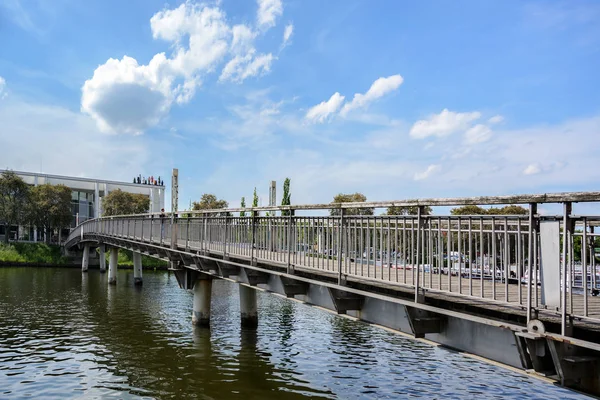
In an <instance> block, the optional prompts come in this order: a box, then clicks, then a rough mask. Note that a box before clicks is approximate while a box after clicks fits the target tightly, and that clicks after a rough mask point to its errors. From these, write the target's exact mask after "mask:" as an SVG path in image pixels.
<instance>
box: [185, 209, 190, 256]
mask: <svg viewBox="0 0 600 400" xmlns="http://www.w3.org/2000/svg"><path fill="white" fill-rule="evenodd" d="M186 222H187V226H186V227H185V250H186V251H187V250H189V248H190V214H188V215H187V221H186Z"/></svg>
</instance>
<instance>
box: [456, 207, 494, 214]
mask: <svg viewBox="0 0 600 400" xmlns="http://www.w3.org/2000/svg"><path fill="white" fill-rule="evenodd" d="M450 214H452V215H487V210H486V209H485V208H483V207H479V206H476V205H466V206H462V207H456V208H453V209H451V210H450Z"/></svg>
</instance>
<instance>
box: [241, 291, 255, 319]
mask: <svg viewBox="0 0 600 400" xmlns="http://www.w3.org/2000/svg"><path fill="white" fill-rule="evenodd" d="M240 314H241V317H242V327H244V328H256V327H257V326H258V307H257V305H256V290H254V289H252V288H249V287H248V286H244V285H240Z"/></svg>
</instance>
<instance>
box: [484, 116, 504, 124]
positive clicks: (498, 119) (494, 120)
mask: <svg viewBox="0 0 600 400" xmlns="http://www.w3.org/2000/svg"><path fill="white" fill-rule="evenodd" d="M502 121H504V117H503V116H502V115H494V116H493V117H492V118H490V119H488V122H489V123H490V124H499V123H500V122H502Z"/></svg>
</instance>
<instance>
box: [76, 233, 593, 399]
mask: <svg viewBox="0 0 600 400" xmlns="http://www.w3.org/2000/svg"><path fill="white" fill-rule="evenodd" d="M85 243H87V244H90V245H91V246H97V245H99V244H100V243H102V244H104V245H106V246H109V247H110V246H112V247H119V248H123V249H127V250H131V251H134V252H138V253H141V254H145V255H148V256H151V257H156V258H160V259H163V260H166V261H170V262H172V265H173V266H174V268H173V269H174V272H175V274H176V276H177V279H178V282H179V284H180V286H181V287H182V288H184V289H194V287H195V285H196V283H197V282H198V281H200V280H210V279H227V280H230V281H233V282H237V283H239V284H241V285H242V286H244V287H250V288H254V289H260V290H265V291H268V292H271V293H274V294H278V295H281V296H285V297H288V298H293V299H295V300H297V301H301V302H304V303H307V304H310V305H316V306H319V307H323V308H326V309H329V310H332V311H334V312H337V313H339V314H347V315H349V316H352V317H355V318H358V319H361V320H364V321H367V322H370V323H375V324H378V325H382V326H385V327H388V328H391V329H395V330H398V331H401V332H404V333H407V334H411V335H414V336H415V337H420V338H427V339H429V340H431V341H434V342H436V343H440V344H442V345H445V346H448V347H451V348H454V349H457V350H461V351H465V352H469V353H472V354H475V355H478V356H481V357H484V358H487V359H490V360H494V361H497V362H500V363H503V364H506V365H510V366H512V367H516V368H520V369H525V370H528V371H531V372H536V373H538V374H543V375H544V376H547V377H550V378H552V379H556V380H557V381H559V382H561V383H562V384H563V385H565V386H570V387H573V388H577V389H580V390H583V391H586V392H588V393H600V380H599V379H598V376H599V374H598V360H599V359H600V344H599V342H600V335H598V333H599V332H600V327H599V326H598V325H596V324H593V323H590V322H589V321H583V320H571V329H572V332H571V333H572V334H571V336H570V337H568V338H567V337H564V336H561V335H560V334H559V332H560V319H559V317H558V316H557V315H556V314H555V313H552V312H549V311H548V312H545V311H540V312H539V314H538V319H537V320H536V323H538V324H539V325H538V326H537V327H533V329H532V327H531V326H530V327H529V329H528V328H527V316H526V310H525V309H524V307H522V306H520V305H519V304H515V305H511V304H500V303H499V302H494V301H493V300H489V299H486V298H481V299H475V298H473V297H468V298H467V297H466V296H461V295H460V294H453V293H447V292H445V293H440V292H435V291H427V290H423V291H422V293H420V294H419V296H418V301H417V302H415V291H414V287H410V286H408V285H401V284H397V283H391V282H385V281H377V280H374V279H365V278H364V277H356V276H353V275H345V276H344V277H343V281H342V282H340V280H339V276H338V273H337V272H333V271H327V270H315V269H312V268H305V267H301V266H290V265H288V263H287V261H286V260H285V257H283V258H282V261H280V262H274V261H273V260H261V259H260V258H259V259H256V258H254V259H252V258H251V257H248V256H244V255H240V254H224V253H223V252H222V251H216V250H192V249H190V248H187V249H186V247H185V246H184V245H179V246H176V247H175V248H171V247H168V246H162V245H159V244H156V243H150V242H145V241H143V240H139V238H138V239H135V240H134V239H129V238H119V237H114V236H104V235H98V234H85V235H82V236H81V238H77V240H75V241H72V242H70V243H68V245H69V246H76V245H78V246H81V245H83V244H85ZM340 283H341V284H340ZM209 287H210V286H209Z"/></svg>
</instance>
